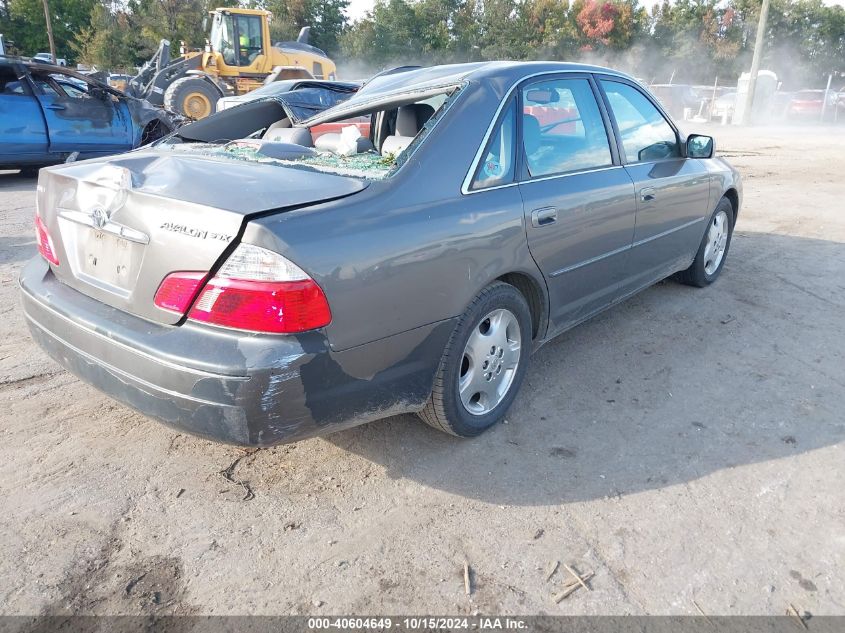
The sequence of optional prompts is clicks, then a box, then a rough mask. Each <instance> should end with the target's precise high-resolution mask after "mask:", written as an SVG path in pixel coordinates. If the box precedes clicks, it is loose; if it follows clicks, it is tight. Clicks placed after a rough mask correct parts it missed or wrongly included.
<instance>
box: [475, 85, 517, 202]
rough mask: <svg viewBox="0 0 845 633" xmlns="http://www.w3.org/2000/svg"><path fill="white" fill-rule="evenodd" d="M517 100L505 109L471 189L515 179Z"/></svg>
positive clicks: (485, 150)
mask: <svg viewBox="0 0 845 633" xmlns="http://www.w3.org/2000/svg"><path fill="white" fill-rule="evenodd" d="M515 113H516V102H515V101H512V102H511V103H510V105H509V106H508V107H507V108H506V109H505V112H504V114H503V115H502V118H501V121H500V122H499V125H498V128H497V129H496V133H495V134H494V135H493V136H492V137H491V138H490V141H489V142H488V143H487V147H485V148H484V152H483V153H482V155H481V157H482V159H481V162H480V163H479V165H478V168H477V169H476V172H475V176H474V177H473V179H472V185H471V186H470V189H472V190H476V189H486V188H488V187H496V186H498V185H504V184H507V183H510V182H512V181H513V175H514V164H515V162H516V161H515V156H516V155H515V153H514V151H513V150H514V144H515V143H514V141H515V139H516V125H515V123H516V116H515Z"/></svg>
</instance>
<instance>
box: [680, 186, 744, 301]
mask: <svg viewBox="0 0 845 633" xmlns="http://www.w3.org/2000/svg"><path fill="white" fill-rule="evenodd" d="M733 230H734V209H733V205H732V204H731V201H730V200H728V199H727V198H722V199H721V200H720V201H719V204H718V205H716V210H715V211H713V215H712V216H710V223H709V225H708V226H707V231H706V232H705V233H704V237H703V238H702V239H701V244H700V245H699V247H698V253H696V255H695V259H694V260H693V262H692V265H691V266H690V267H689V268H687V269H686V270H684V271H681V272H680V273H678V280H679V281H681V282H682V283H685V284H687V285H690V286H697V287H699V288H703V287H704V286H708V285H710V284H712V283H713V282H714V281H716V279H717V278H718V277H719V273H721V272H722V267H724V265H725V259H726V258H727V256H728V249H729V248H730V245H731V238H732V237H733Z"/></svg>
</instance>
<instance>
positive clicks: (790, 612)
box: [786, 602, 807, 630]
mask: <svg viewBox="0 0 845 633" xmlns="http://www.w3.org/2000/svg"><path fill="white" fill-rule="evenodd" d="M786 614H787V615H791V616H792V617H794V618H795V619H797V620H798V624H800V625H801V626H802V627H804V629H805V630H806V629H807V623H806V622H804V618H802V617H801V614H800V613H799V612H798V609H796V608H795V607H794V606H792V603H791V602H790V603H789V608H788V609H787V610H786Z"/></svg>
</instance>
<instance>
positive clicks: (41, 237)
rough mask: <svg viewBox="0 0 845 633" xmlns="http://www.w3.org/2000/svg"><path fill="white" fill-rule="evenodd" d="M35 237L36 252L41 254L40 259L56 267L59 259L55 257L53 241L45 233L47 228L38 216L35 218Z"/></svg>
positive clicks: (48, 234)
mask: <svg viewBox="0 0 845 633" xmlns="http://www.w3.org/2000/svg"><path fill="white" fill-rule="evenodd" d="M35 237H36V239H37V240H38V252H39V253H41V257H43V258H44V259H46V260H47V261H48V262H50V263H51V264H53V266H58V265H59V258H58V257H56V249H55V248H54V247H53V239H52V238H51V237H50V233H49V232H48V231H47V226H46V225H45V224H44V222H43V220H42V219H41V217H40V216H38V215H36V216H35Z"/></svg>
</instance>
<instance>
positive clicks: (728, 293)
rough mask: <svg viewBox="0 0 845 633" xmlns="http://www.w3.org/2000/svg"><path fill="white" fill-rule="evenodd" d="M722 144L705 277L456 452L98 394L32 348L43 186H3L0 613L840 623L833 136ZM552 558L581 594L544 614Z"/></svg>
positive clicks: (635, 312) (733, 139) (540, 367)
mask: <svg viewBox="0 0 845 633" xmlns="http://www.w3.org/2000/svg"><path fill="white" fill-rule="evenodd" d="M712 131H713V132H714V133H715V134H716V136H717V139H718V146H719V148H720V151H721V153H722V154H725V155H728V156H730V157H731V159H732V160H733V161H734V163H735V164H736V165H737V166H738V167H739V168H740V169H741V170H742V172H743V174H744V177H745V205H744V208H743V210H742V212H741V214H740V218H739V223H738V226H737V233H736V235H735V239H734V243H733V247H732V249H731V253H730V257H729V259H728V263H727V265H726V268H725V270H724V274H723V276H722V278H721V280H720V281H719V282H718V283H717V284H715V285H714V286H713V287H711V288H708V289H705V290H696V289H692V288H687V287H683V286H680V285H678V284H676V283H673V282H665V283H663V284H660V285H658V286H656V287H654V288H652V289H650V290H648V291H646V292H645V293H642V294H641V295H639V296H638V297H636V298H634V299H632V300H630V301H628V302H626V303H624V304H623V305H621V306H619V307H617V308H615V309H613V310H611V311H609V312H606V313H605V314H604V315H602V316H601V317H599V318H597V319H595V320H593V321H592V322H590V323H588V324H585V325H583V326H581V327H578V328H576V329H575V330H573V331H571V332H569V333H567V334H566V335H564V336H562V337H561V338H560V339H558V340H557V341H555V342H554V343H552V344H550V345H548V346H546V347H545V348H543V349H542V350H541V351H540V352H538V354H536V355H535V356H534V358H533V366H532V367H531V369H530V371H529V374H528V378H527V380H526V383H525V385H524V386H523V389H522V393H521V395H520V397H519V398H518V399H517V401H516V404H515V405H514V407H513V409H512V410H511V412H510V414H509V416H508V424H506V425H501V426H499V427H498V428H496V429H495V430H493V431H492V432H489V433H487V434H486V435H484V436H483V437H480V438H478V439H475V440H472V441H460V440H456V439H454V438H451V437H447V436H446V435H442V434H440V433H438V432H436V431H434V430H432V429H429V428H427V427H426V426H424V425H422V424H421V423H419V422H418V421H417V420H416V418H414V417H412V416H402V417H394V418H390V419H388V420H385V421H382V422H378V423H374V424H370V425H368V426H364V427H360V428H357V429H354V430H351V431H347V432H343V433H339V434H337V435H333V436H331V437H327V438H325V439H315V440H310V441H306V442H301V443H299V444H295V445H289V446H280V447H276V448H273V449H268V450H261V451H257V452H248V451H243V450H240V449H237V448H233V447H227V446H221V445H216V444H213V443H210V442H207V441H204V440H200V439H196V438H194V437H190V436H185V435H179V434H176V433H174V432H173V431H171V430H169V429H167V428H165V427H163V426H161V425H159V424H157V423H155V422H153V421H151V420H149V419H147V418H145V417H143V416H142V415H139V414H137V413H134V412H133V411H131V410H129V409H127V408H125V407H123V406H121V405H119V404H117V403H115V402H112V401H110V400H109V399H107V398H105V397H104V396H101V395H100V394H99V393H98V392H97V391H95V390H94V389H92V388H90V387H88V386H86V385H84V384H82V383H80V382H79V381H78V380H76V379H75V378H74V377H73V376H71V375H69V374H67V373H65V372H63V371H61V370H60V369H59V368H58V367H57V366H56V365H55V364H54V363H52V362H51V361H50V360H48V359H47V358H46V357H45V356H44V355H43V354H42V353H41V352H40V351H39V350H38V349H37V348H36V346H35V345H34V344H33V343H32V342H31V341H30V339H29V337H28V335H27V331H26V327H25V325H24V321H23V318H22V316H21V312H20V308H19V304H18V297H17V292H18V291H17V276H18V270H19V268H20V266H21V265H22V263H23V262H24V261H25V260H26V259H27V258H29V257H31V256H32V255H33V254H34V253H35V246H34V241H33V237H32V232H33V230H32V217H33V191H34V188H35V183H34V181H32V180H27V179H23V178H21V177H19V176H18V175H16V174H13V173H3V174H0V209H2V211H0V315H2V319H0V341H2V342H0V407H2V413H0V503H2V506H3V508H4V509H5V512H3V514H2V516H1V517H0V612H1V613H5V614H41V613H50V614H69V613H84V614H91V613H94V614H105V613H130V614H135V613H160V614H164V613H197V614H199V613H202V614H247V613H263V614H288V613H312V612H313V613H335V614H353V613H355V614H361V613H365V614H381V613H392V614H401V613H418V614H427V613H473V612H475V611H478V612H480V613H481V614H485V613H510V614H533V613H563V614H629V613H630V614H639V613H648V614H696V613H698V611H697V608H696V606H695V605H696V604H697V605H698V606H700V607H701V609H703V610H704V611H705V612H707V613H708V614H778V615H780V614H782V613H783V612H784V609H785V608H786V606H787V605H788V604H789V603H791V604H794V605H795V606H796V607H797V608H798V609H800V610H802V611H807V612H810V613H812V614H815V615H823V614H845V574H843V573H842V570H843V569H845V530H843V526H845V495H843V490H845V469H843V464H845V416H843V410H845V405H843V402H845V336H844V335H843V329H845V328H843V325H845V316H843V311H845V176H843V164H845V150H843V143H845V130H843V129H842V128H840V129H838V130H832V129H827V130H825V129H817V128H816V129H814V128H795V129H786V130H769V129H754V130H737V129H730V128H727V129H725V128H712ZM227 468H229V471H228V472H230V473H231V478H232V480H233V481H234V482H244V483H243V484H239V483H233V482H231V481H228V480H227V479H226V478H225V477H224V476H223V475H222V474H221V471H224V470H225V469H227ZM247 489H251V491H252V493H253V494H254V498H252V499H249V500H245V496H247V495H246V492H247ZM464 560H467V561H469V563H470V565H471V567H472V570H473V574H472V576H473V578H472V585H473V591H472V595H471V596H469V597H467V596H466V595H465V593H464V582H463V562H464ZM554 560H560V561H562V562H567V563H569V564H570V565H572V566H574V567H576V568H577V569H578V570H581V571H585V572H586V571H593V572H595V576H594V577H593V579H592V581H591V583H592V588H593V590H592V591H590V592H587V591H584V590H580V591H578V592H576V593H575V594H574V595H573V596H571V597H570V598H569V599H567V600H565V601H563V602H562V603H561V604H559V605H556V604H555V603H553V602H552V601H551V599H550V595H551V594H552V593H553V592H554V591H555V590H557V589H558V588H559V586H560V584H561V582H562V576H561V573H560V572H558V574H557V575H555V576H554V577H553V578H552V580H551V581H550V582H548V583H547V582H546V581H545V576H546V573H545V570H546V569H547V567H548V566H549V564H550V562H551V561H554Z"/></svg>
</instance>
